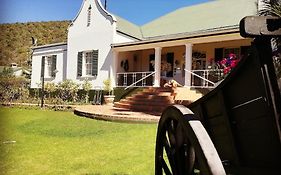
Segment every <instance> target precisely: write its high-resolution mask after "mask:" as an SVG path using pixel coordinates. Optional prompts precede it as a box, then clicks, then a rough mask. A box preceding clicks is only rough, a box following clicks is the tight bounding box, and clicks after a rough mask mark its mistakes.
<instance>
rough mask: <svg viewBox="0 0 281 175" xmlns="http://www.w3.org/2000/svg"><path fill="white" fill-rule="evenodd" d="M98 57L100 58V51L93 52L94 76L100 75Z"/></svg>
mask: <svg viewBox="0 0 281 175" xmlns="http://www.w3.org/2000/svg"><path fill="white" fill-rule="evenodd" d="M98 57H99V50H93V60H92V61H93V62H92V76H97V75H98Z"/></svg>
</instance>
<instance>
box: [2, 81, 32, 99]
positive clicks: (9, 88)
mask: <svg viewBox="0 0 281 175" xmlns="http://www.w3.org/2000/svg"><path fill="white" fill-rule="evenodd" d="M28 84H29V82H28V80H26V79H25V78H23V77H14V76H0V101H1V102H9V103H10V102H13V101H15V100H22V101H25V100H27V99H28V97H29V91H28Z"/></svg>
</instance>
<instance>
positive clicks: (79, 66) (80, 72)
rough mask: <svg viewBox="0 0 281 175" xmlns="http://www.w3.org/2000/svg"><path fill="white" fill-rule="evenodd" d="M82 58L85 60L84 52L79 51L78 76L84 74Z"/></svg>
mask: <svg viewBox="0 0 281 175" xmlns="http://www.w3.org/2000/svg"><path fill="white" fill-rule="evenodd" d="M82 60H83V52H78V58H77V77H81V76H82Z"/></svg>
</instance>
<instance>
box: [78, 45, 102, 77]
mask: <svg viewBox="0 0 281 175" xmlns="http://www.w3.org/2000/svg"><path fill="white" fill-rule="evenodd" d="M97 74H98V50H92V51H83V52H78V58H77V77H89V76H97Z"/></svg>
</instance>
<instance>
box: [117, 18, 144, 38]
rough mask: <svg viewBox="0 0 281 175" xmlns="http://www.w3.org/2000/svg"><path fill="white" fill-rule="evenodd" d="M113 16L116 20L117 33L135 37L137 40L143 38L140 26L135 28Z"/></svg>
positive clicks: (131, 24)
mask: <svg viewBox="0 0 281 175" xmlns="http://www.w3.org/2000/svg"><path fill="white" fill-rule="evenodd" d="M114 16H115V18H116V19H117V31H119V32H121V33H124V34H127V35H129V36H132V37H135V38H137V39H142V38H143V36H142V33H141V28H140V26H137V25H135V24H133V23H131V22H129V21H127V20H125V19H123V18H121V17H119V16H117V15H114Z"/></svg>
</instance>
